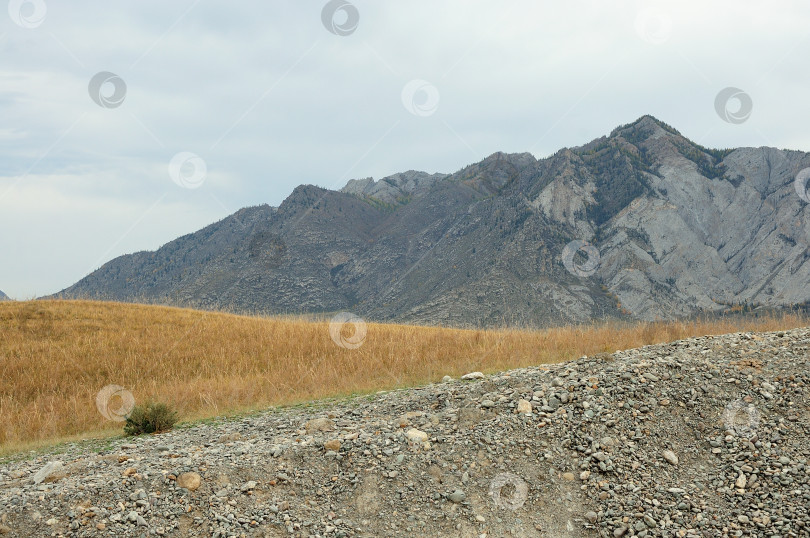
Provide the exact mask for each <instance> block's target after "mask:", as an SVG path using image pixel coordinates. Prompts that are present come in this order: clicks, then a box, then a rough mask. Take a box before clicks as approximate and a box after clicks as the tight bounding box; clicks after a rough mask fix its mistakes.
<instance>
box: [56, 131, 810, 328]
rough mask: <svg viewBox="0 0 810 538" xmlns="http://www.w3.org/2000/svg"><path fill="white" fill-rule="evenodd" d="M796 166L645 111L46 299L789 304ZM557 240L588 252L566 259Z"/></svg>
mask: <svg viewBox="0 0 810 538" xmlns="http://www.w3.org/2000/svg"><path fill="white" fill-rule="evenodd" d="M807 166H810V156H809V155H808V154H806V153H802V152H796V151H781V150H777V149H772V148H740V149H736V150H733V151H718V150H708V149H706V148H702V147H700V146H698V145H696V144H694V143H692V142H691V141H689V140H688V139H686V138H685V137H683V136H681V135H680V134H679V133H678V132H677V131H675V130H674V129H672V128H671V127H669V126H667V125H666V124H664V123H662V122H659V121H658V120H656V119H654V118H652V117H649V116H645V117H642V118H640V119H639V120H638V121H636V122H634V123H632V124H629V125H626V126H623V127H620V128H617V129H616V130H614V131H613V132H612V133H611V134H610V136H607V137H602V138H600V139H597V140H594V141H593V142H591V143H589V144H586V145H584V146H581V147H578V148H571V149H563V150H560V151H559V152H557V153H556V154H554V155H552V156H550V157H548V158H546V159H542V160H537V159H535V158H534V157H533V156H532V155H530V154H512V155H507V154H503V153H496V154H494V155H492V156H490V157H488V158H487V159H485V160H483V161H481V162H479V163H476V164H473V165H470V166H468V167H466V168H464V169H462V170H460V171H458V172H456V173H454V174H450V175H442V174H434V175H429V174H425V173H422V172H413V171H410V172H406V173H403V174H397V175H395V176H391V177H389V178H384V179H383V180H380V181H378V182H374V181H373V180H370V179H367V180H355V181H351V182H349V184H348V185H347V186H346V187H345V188H344V189H343V190H342V191H341V192H335V191H328V190H325V189H321V188H319V187H314V186H301V187H298V188H296V189H295V190H294V191H293V193H292V194H291V195H290V196H289V197H288V198H287V199H286V200H285V201H284V202H283V203H282V204H281V206H280V207H278V208H271V207H269V206H259V207H253V208H246V209H242V210H240V211H239V212H237V213H235V214H234V215H232V216H230V217H228V218H226V219H224V220H222V221H220V222H218V223H215V224H212V225H211V226H208V227H206V228H204V229H203V230H200V231H199V232H196V233H194V234H191V235H188V236H185V237H181V238H179V239H177V240H175V241H173V242H171V243H168V244H167V245H165V246H164V247H162V248H161V249H159V250H158V251H156V252H141V253H136V254H133V255H129V256H122V257H120V258H117V259H115V260H113V261H111V262H109V263H108V264H106V265H104V266H103V267H102V268H100V269H99V270H98V271H96V272H94V273H92V274H90V275H88V276H87V277H86V278H84V279H82V280H81V281H80V282H78V283H77V284H75V285H74V286H71V287H70V288H68V289H66V290H64V291H63V292H62V294H61V295H62V296H70V297H76V296H80V297H89V298H109V299H116V300H125V301H133V300H138V301H149V302H168V303H172V304H179V305H188V306H195V307H202V308H234V309H237V310H251V311H261V312H268V313H280V312H319V311H325V312H331V311H337V310H351V311H352V312H354V313H356V314H358V315H360V316H363V317H367V318H370V319H376V320H397V321H407V322H415V323H431V324H434V323H440V324H448V325H469V324H472V325H489V326H491V325H500V324H510V325H535V326H543V325H552V324H558V323H571V322H580V321H586V320H589V319H593V318H597V317H598V318H602V317H618V318H638V319H648V320H649V319H661V318H673V317H678V316H684V315H688V314H691V313H694V312H696V311H699V310H707V311H713V310H720V309H725V308H727V307H728V305H730V304H733V303H740V302H748V303H752V304H762V305H767V306H781V305H787V304H794V303H802V302H805V301H807V300H808V299H810V287H809V286H808V283H810V265H808V264H807V259H808V257H810V254H808V250H807V239H806V230H807V228H808V224H809V223H808V211H807V209H806V205H807V204H806V203H805V202H804V201H803V200H802V199H801V198H800V197H799V196H798V195H797V194H796V192H795V189H794V185H793V180H794V178H795V176H796V174H797V173H798V172H799V171H800V170H802V169H803V168H805V167H807ZM572 241H580V243H579V244H581V242H589V243H590V244H592V245H594V247H596V249H598V257H597V256H594V255H592V256H591V259H590V260H586V258H585V257H584V256H583V255H582V253H581V252H580V253H579V254H577V255H576V257H574V258H573V259H571V258H569V260H568V261H569V262H571V261H573V266H572V264H571V263H569V264H568V267H569V269H572V267H573V269H572V270H570V271H569V270H567V269H566V264H565V263H564V260H563V257H564V255H566V254H571V253H572V252H573V251H570V252H569V251H567V250H565V247H566V245H568V244H569V243H570V242H572ZM579 244H577V245H579ZM575 248H576V247H575ZM593 252H595V251H592V254H593ZM588 261H590V262H592V265H593V267H592V268H591V267H590V266H588V264H587V262H588ZM597 262H598V263H597ZM583 264H584V265H583ZM590 269H593V270H592V271H591V270H590Z"/></svg>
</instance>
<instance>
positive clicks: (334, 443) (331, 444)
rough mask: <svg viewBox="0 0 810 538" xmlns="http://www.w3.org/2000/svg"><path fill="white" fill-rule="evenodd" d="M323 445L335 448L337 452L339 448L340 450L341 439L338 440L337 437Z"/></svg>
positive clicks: (327, 448) (331, 448)
mask: <svg viewBox="0 0 810 538" xmlns="http://www.w3.org/2000/svg"><path fill="white" fill-rule="evenodd" d="M323 447H324V448H325V449H326V450H334V451H335V452H337V451H338V450H340V441H338V440H337V439H330V440H328V441H327V442H325V443H324V444H323Z"/></svg>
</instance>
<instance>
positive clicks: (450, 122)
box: [0, 0, 810, 298]
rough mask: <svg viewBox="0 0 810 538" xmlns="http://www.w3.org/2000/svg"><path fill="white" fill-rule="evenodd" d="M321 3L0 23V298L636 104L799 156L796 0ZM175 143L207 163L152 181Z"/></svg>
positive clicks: (144, 9)
mask: <svg viewBox="0 0 810 538" xmlns="http://www.w3.org/2000/svg"><path fill="white" fill-rule="evenodd" d="M325 3H326V2H325V1H324V2H320V1H306V2H297V1H276V0H274V1H271V2H257V1H246V2H239V3H235V4H226V3H211V2H193V1H184V2H172V3H166V2H156V1H141V2H137V3H134V2H133V3H129V4H124V5H116V6H114V7H111V5H110V4H109V3H105V2H100V1H99V2H96V1H92V2H91V1H83V2H73V3H70V4H66V3H57V2H52V1H47V0H46V2H45V5H46V7H47V13H46V17H45V19H44V21H43V22H42V24H40V25H39V26H37V27H36V28H21V27H19V26H18V25H17V24H15V23H14V21H12V19H11V18H10V17H7V16H5V14H0V36H1V37H0V66H2V67H0V88H2V90H1V91H0V114H1V115H2V117H3V118H4V122H3V126H2V127H1V128H0V227H2V230H3V232H2V233H0V251H2V252H3V253H4V256H3V263H2V264H0V289H3V290H4V291H5V292H7V293H8V294H10V295H11V296H14V297H16V298H26V297H31V296H35V295H41V294H45V293H50V292H54V291H57V290H58V289H61V288H62V287H64V286H67V285H68V284H70V283H72V282H74V281H75V280H77V279H79V278H81V277H82V276H84V274H86V273H87V272H88V271H90V270H93V269H95V268H96V267H97V266H98V265H100V264H101V263H103V262H104V261H107V260H108V259H110V258H112V257H114V256H116V255H119V254H123V253H126V252H132V251H136V250H142V249H153V248H156V247H158V246H159V245H161V244H162V243H165V242H166V241H169V240H171V239H173V238H174V237H176V236H178V235H181V234H184V233H188V232H191V231H193V230H195V229H198V228H199V227H202V226H204V225H205V224H208V223H210V222H212V221H214V220H217V219H219V218H222V217H224V216H226V215H227V214H229V213H231V212H233V211H235V210H237V209H238V208H239V207H242V206H245V205H255V204H259V203H265V202H266V203H270V204H273V205H277V204H278V203H280V202H281V200H283V199H284V197H286V196H287V195H288V194H289V193H290V191H291V190H292V189H293V188H294V187H295V186H296V185H298V184H301V183H314V184H318V185H321V186H325V187H330V188H336V187H339V186H342V185H343V184H344V183H345V182H346V181H347V180H348V179H351V178H356V177H367V176H373V177H377V178H378V177H381V176H384V175H388V174H391V173H395V172H398V171H402V170H407V169H421V170H426V171H431V172H434V171H440V172H452V171H455V170H457V169H459V168H460V167H462V166H464V165H466V164H469V163H471V162H474V161H477V160H480V159H482V158H484V157H485V156H487V155H488V154H490V153H492V152H494V151H499V150H502V151H510V152H517V151H531V152H532V153H534V154H535V155H537V156H538V157H541V156H545V155H548V154H550V153H552V152H554V151H556V150H557V149H559V148H561V147H564V146H572V145H579V144H582V143H585V142H587V141H589V140H591V139H593V138H596V137H598V136H601V135H604V134H606V133H607V132H609V131H610V130H611V129H612V128H614V127H616V126H617V125H619V124H623V123H627V122H629V121H632V120H634V119H636V118H637V117H639V116H641V115H642V114H647V113H649V114H653V115H655V116H657V117H659V118H660V119H662V120H664V121H666V122H668V123H670V124H672V125H673V126H675V127H677V128H678V129H679V130H681V131H682V132H683V133H684V134H686V135H687V136H689V137H691V138H693V139H694V140H696V141H697V142H699V143H701V144H703V145H706V146H715V147H731V146H760V145H773V146H777V147H786V148H791V149H805V150H806V149H808V147H810V132H808V131H807V129H806V128H805V125H806V124H807V120H808V118H807V117H806V116H807V114H808V112H807V108H806V107H804V106H802V105H801V103H802V102H803V99H804V97H805V95H806V90H807V89H808V83H809V82H810V80H808V77H810V74H808V72H807V70H806V69H805V66H804V63H803V59H804V58H806V53H807V49H808V46H810V40H809V39H808V30H807V25H806V21H807V20H808V16H810V5H799V4H796V3H795V2H789V1H777V2H773V3H769V4H763V3H761V2H756V1H735V2H731V1H717V2H712V3H708V5H707V3H705V2H697V1H696V0H687V1H680V2H675V1H659V2H654V1H653V2H650V1H644V2H641V1H639V2H631V1H604V0H601V1H599V0H590V1H574V2H566V3H561V2H537V1H534V0H525V1H524V0H517V1H512V2H483V1H480V2H479V1H461V0H450V1H447V2H441V3H437V2H427V1H414V2H400V3H392V2H386V3H382V2H369V1H360V0H357V1H354V2H353V3H354V5H355V6H356V7H357V10H358V13H359V14H360V21H359V24H358V26H357V29H356V30H355V31H354V32H352V33H351V34H350V35H347V36H339V35H335V34H333V33H330V32H329V31H327V29H326V28H324V26H323V24H322V22H321V9H322V7H323V5H324V4H325ZM649 9H652V10H653V13H654V14H657V15H661V16H660V17H658V18H656V17H653V18H652V19H651V20H652V21H653V23H655V24H653V25H652V26H649V27H647V28H642V29H641V30H639V28H638V27H637V26H638V25H637V21H639V13H641V12H643V11H644V10H649ZM662 21H663V22H664V23H666V24H663V25H661V24H660V23H661V22H662ZM100 71H110V72H112V73H115V74H117V75H119V76H120V77H121V78H122V79H123V80H124V81H125V82H126V86H127V93H126V98H125V99H124V102H123V103H122V104H121V106H120V107H118V108H110V109H108V108H102V107H100V106H98V105H97V104H96V103H94V102H93V100H92V99H91V98H90V96H89V95H88V83H89V82H90V80H91V78H92V77H93V76H94V75H95V74H96V73H98V72H100ZM414 79H421V80H425V81H427V82H429V83H430V84H432V85H433V86H435V88H436V89H437V91H438V95H439V97H440V99H439V103H438V106H437V107H436V109H435V112H433V113H431V114H430V115H426V116H418V115H414V114H411V113H409V112H408V110H407V109H406V107H405V106H403V103H402V96H401V93H402V90H403V87H405V85H406V84H407V83H408V82H409V81H411V80H414ZM726 87H737V88H741V89H743V90H744V91H745V92H746V93H748V94H749V95H750V96H751V99H752V101H753V112H752V114H751V117H750V118H749V119H748V120H747V121H746V122H745V123H742V124H739V125H734V124H729V123H726V122H724V121H723V120H722V119H721V118H719V117H718V115H717V114H716V112H715V110H714V101H715V96H716V95H717V93H718V92H719V91H720V90H722V89H723V88H726ZM184 151H188V152H193V153H195V154H197V155H199V156H200V157H201V158H202V159H204V161H205V162H206V164H207V169H208V175H207V177H206V179H205V182H204V183H203V185H202V186H201V187H200V188H197V189H193V190H189V189H183V188H181V187H180V186H178V185H177V184H175V183H173V182H172V180H171V178H170V177H169V174H168V169H167V167H168V163H169V161H170V160H171V159H172V157H173V156H174V155H176V154H177V153H179V152H184Z"/></svg>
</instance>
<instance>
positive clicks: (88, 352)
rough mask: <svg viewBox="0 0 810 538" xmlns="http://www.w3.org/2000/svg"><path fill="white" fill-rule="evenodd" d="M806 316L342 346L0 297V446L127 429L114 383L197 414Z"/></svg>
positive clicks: (316, 335)
mask: <svg viewBox="0 0 810 538" xmlns="http://www.w3.org/2000/svg"><path fill="white" fill-rule="evenodd" d="M805 322H806V320H805V319H803V318H801V317H799V316H796V315H785V316H781V317H769V318H765V319H743V320H739V319H738V320H719V321H692V322H668V323H642V324H638V325H633V326H619V325H610V324H607V325H594V326H588V327H569V328H559V329H548V330H540V331H525V330H521V331H517V330H499V331H486V330H461V329H446V328H431V327H415V326H405V325H383V324H369V325H368V332H367V336H366V338H365V340H364V342H363V345H362V346H361V347H359V348H357V349H345V348H341V347H339V346H337V345H336V344H335V343H334V342H333V341H332V339H331V338H330V335H329V330H328V323H327V322H312V321H304V320H296V319H266V318H256V317H244V316H237V315H232V314H222V313H212V312H201V311H195V310H186V309H178V308H167V307H160V306H144V305H133V304H118V303H104V302H91V301H32V302H24V303H17V302H9V303H0V451H4V452H9V451H15V450H20V449H23V448H25V447H27V446H31V445H32V444H36V443H41V442H43V441H53V440H57V439H64V438H66V437H70V436H74V437H75V436H77V435H78V436H81V435H91V434H92V435H104V434H111V433H115V432H120V431H121V424H120V423H117V422H111V421H108V420H105V419H104V418H103V417H102V416H101V414H100V413H99V411H98V410H97V408H96V404H95V398H96V395H97V393H98V392H99V390H101V389H102V387H105V386H106V385H110V384H116V385H121V386H123V387H125V388H127V389H128V390H130V391H131V392H132V394H133V395H134V396H135V399H136V401H138V402H145V401H148V400H154V401H161V402H166V403H169V404H171V405H172V406H174V407H175V408H176V409H178V410H179V412H180V414H181V417H183V418H185V419H192V418H201V417H210V416H217V415H223V414H228V413H234V412H240V411H246V410H252V409H257V408H261V407H267V406H269V405H278V404H288V403H295V402H301V401H304V400H309V399H314V398H323V397H328V396H340V395H345V394H349V393H357V392H370V391H375V390H381V389H390V388H396V387H402V386H410V385H414V384H419V383H426V382H430V381H435V380H439V379H441V378H442V376H444V375H451V376H457V375H460V374H464V373H466V372H469V371H472V370H482V371H497V370H502V369H509V368H516V367H521V366H528V365H537V364H545V363H554V362H560V361H564V360H567V359H572V358H576V357H579V356H581V355H592V354H594V353H597V352H602V351H615V350H617V349H627V348H632V347H637V346H641V345H645V344H651V343H656V342H665V341H671V340H676V339H679V338H684V337H687V336H695V335H704V334H720V333H726V332H735V331H741V330H745V331H748V330H776V329H786V328H791V327H798V326H802V325H805ZM346 330H349V327H348V326H347V328H346ZM347 336H349V335H348V334H347Z"/></svg>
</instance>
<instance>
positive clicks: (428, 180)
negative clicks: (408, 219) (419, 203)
mask: <svg viewBox="0 0 810 538" xmlns="http://www.w3.org/2000/svg"><path fill="white" fill-rule="evenodd" d="M446 177H447V174H438V173H437V174H429V173H427V172H420V171H417V170H408V171H407V172H402V173H399V174H394V175H391V176H386V177H384V178H382V179H380V180H379V181H374V178H370V177H368V178H364V179H352V180H349V182H348V183H347V184H346V186H345V187H343V188H342V189H340V191H341V192H345V193H347V194H353V195H355V196H360V197H368V198H373V199H375V200H378V201H380V202H383V203H385V204H393V205H397V204H403V203H406V202H408V201H410V200H411V199H412V198H413V197H418V196H421V195H422V194H424V193H426V192H427V191H428V190H430V188H431V187H432V186H433V185H434V184H435V183H436V182H437V181H441V180H442V179H444V178H446Z"/></svg>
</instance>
